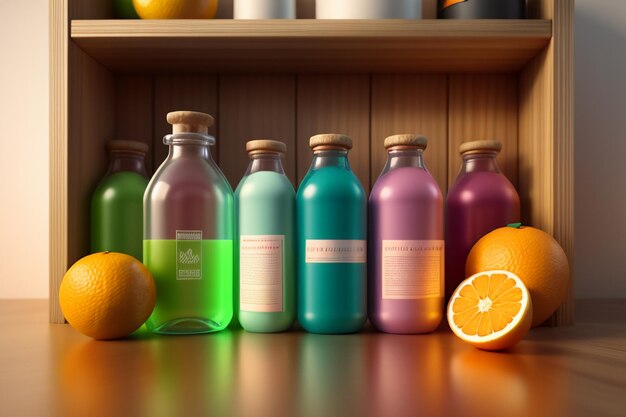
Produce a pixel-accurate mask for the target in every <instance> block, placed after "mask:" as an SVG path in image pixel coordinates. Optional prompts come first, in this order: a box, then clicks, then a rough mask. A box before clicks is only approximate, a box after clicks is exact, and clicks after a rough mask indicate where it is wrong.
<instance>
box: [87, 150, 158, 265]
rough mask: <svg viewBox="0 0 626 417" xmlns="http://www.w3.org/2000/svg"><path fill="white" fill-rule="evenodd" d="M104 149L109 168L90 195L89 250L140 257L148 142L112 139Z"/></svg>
mask: <svg viewBox="0 0 626 417" xmlns="http://www.w3.org/2000/svg"><path fill="white" fill-rule="evenodd" d="M107 149H108V150H109V168H108V170H107V173H106V174H105V176H104V177H103V178H102V180H101V181H100V183H99V184H98V187H97V188H96V190H95V191H94V193H93V195H92V197H91V227H90V229H91V252H92V253H95V252H105V251H109V252H120V253H125V254H127V255H131V256H134V257H135V258H137V259H139V260H141V257H142V240H143V237H142V236H143V194H144V192H145V191H146V187H147V185H148V173H147V172H146V165H145V157H146V153H147V152H148V145H146V144H145V143H143V142H137V141H132V140H112V141H110V142H108V143H107Z"/></svg>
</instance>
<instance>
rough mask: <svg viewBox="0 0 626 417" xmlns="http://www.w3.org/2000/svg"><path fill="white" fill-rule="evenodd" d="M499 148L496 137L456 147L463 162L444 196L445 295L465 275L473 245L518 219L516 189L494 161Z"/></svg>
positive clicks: (451, 290) (499, 144)
mask: <svg viewBox="0 0 626 417" xmlns="http://www.w3.org/2000/svg"><path fill="white" fill-rule="evenodd" d="M501 149H502V144H501V143H500V142H499V141H496V140H479V141H474V142H466V143H463V144H461V146H460V147H459V151H460V153H461V157H462V158H463V165H462V166H461V172H460V173H459V175H458V177H457V179H456V182H455V183H454V185H452V187H451V188H450V190H449V191H448V198H447V200H446V299H449V298H450V296H451V295H452V293H453V292H454V290H455V289H456V287H457V286H458V285H459V284H460V283H461V281H463V280H464V279H465V260H466V259H467V255H468V254H469V251H470V250H471V249H472V246H474V244H475V243H476V242H477V241H478V240H479V239H480V238H481V237H483V236H484V235H486V234H487V233H489V232H491V231H492V230H494V229H497V228H499V227H503V226H506V225H507V224H510V223H516V222H519V221H520V200H519V196H518V195H517V191H515V187H513V184H511V182H510V181H509V180H508V179H507V178H506V177H505V176H504V175H503V174H502V173H501V172H500V170H499V169H498V163H497V162H496V157H497V156H498V154H499V153H500V150H501Z"/></svg>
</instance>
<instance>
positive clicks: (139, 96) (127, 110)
mask: <svg viewBox="0 0 626 417" xmlns="http://www.w3.org/2000/svg"><path fill="white" fill-rule="evenodd" d="M152 105H153V97H152V76H150V75H136V74H132V75H118V76H116V77H115V139H121V140H135V141H139V142H143V143H146V144H147V145H148V146H149V147H150V153H149V154H148V155H147V156H146V169H147V170H148V174H151V173H153V172H154V168H155V167H153V166H152V156H151V155H152V150H153V149H152V148H153V146H154V144H153V139H154V135H153V134H152V129H153V127H154V126H153V120H152V116H153V109H152Z"/></svg>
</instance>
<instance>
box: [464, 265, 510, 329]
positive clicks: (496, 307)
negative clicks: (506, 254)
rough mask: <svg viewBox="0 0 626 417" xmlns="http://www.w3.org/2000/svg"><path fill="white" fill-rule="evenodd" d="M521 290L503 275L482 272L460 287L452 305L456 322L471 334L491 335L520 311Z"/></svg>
mask: <svg viewBox="0 0 626 417" xmlns="http://www.w3.org/2000/svg"><path fill="white" fill-rule="evenodd" d="M521 301H522V290H521V289H520V288H518V287H517V286H516V283H515V281H514V280H513V279H511V278H509V277H507V276H506V275H504V274H494V275H491V276H488V275H480V276H478V277H476V278H474V280H473V281H472V282H471V283H469V284H467V285H466V286H464V287H463V288H461V291H459V298H456V299H455V300H454V304H453V305H452V311H453V313H454V314H453V320H454V323H455V324H456V325H457V326H458V327H459V328H460V329H461V330H462V331H463V333H465V334H467V335H469V336H488V335H490V334H491V333H495V332H498V331H500V330H502V329H504V328H505V327H506V325H507V324H509V323H510V322H511V321H512V320H513V319H514V318H515V316H516V315H517V314H518V313H519V311H520V309H521V307H522V304H521Z"/></svg>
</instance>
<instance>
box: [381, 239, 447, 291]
mask: <svg viewBox="0 0 626 417" xmlns="http://www.w3.org/2000/svg"><path fill="white" fill-rule="evenodd" d="M382 252H383V253H382V269H383V270H382V286H383V299H386V300H415V299H418V298H425V297H440V296H441V294H442V291H443V268H444V263H443V260H444V257H443V256H444V241H443V240H383V247H382Z"/></svg>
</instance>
